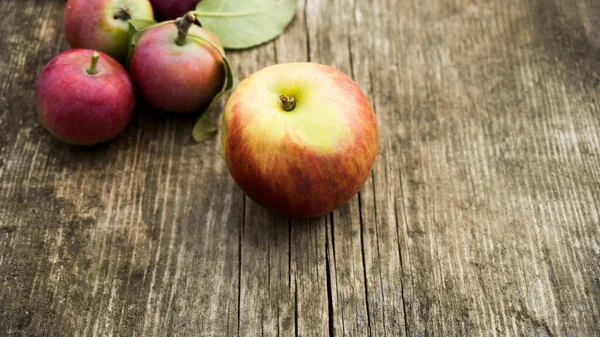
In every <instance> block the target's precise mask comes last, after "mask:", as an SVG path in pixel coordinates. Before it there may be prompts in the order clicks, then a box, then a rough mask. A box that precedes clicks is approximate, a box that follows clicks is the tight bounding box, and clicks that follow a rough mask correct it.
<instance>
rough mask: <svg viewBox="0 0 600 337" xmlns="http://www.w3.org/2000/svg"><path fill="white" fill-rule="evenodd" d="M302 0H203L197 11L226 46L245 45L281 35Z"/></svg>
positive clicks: (237, 46)
mask: <svg viewBox="0 0 600 337" xmlns="http://www.w3.org/2000/svg"><path fill="white" fill-rule="evenodd" d="M297 2H298V0H203V1H201V2H200V3H199V4H198V6H197V7H196V11H195V12H194V14H195V15H196V17H197V18H198V21H199V22H200V23H201V24H202V27H204V28H206V29H208V30H209V31H211V32H212V33H213V34H215V35H216V36H217V38H218V39H219V41H220V42H221V44H222V45H223V47H225V48H231V49H244V48H249V47H253V46H257V45H259V44H262V43H265V42H267V41H270V40H273V39H274V38H276V37H278V36H279V35H280V34H281V33H282V32H283V30H284V29H285V27H287V25H288V24H289V23H290V22H291V21H292V19H293V18H294V15H295V14H296V7H297Z"/></svg>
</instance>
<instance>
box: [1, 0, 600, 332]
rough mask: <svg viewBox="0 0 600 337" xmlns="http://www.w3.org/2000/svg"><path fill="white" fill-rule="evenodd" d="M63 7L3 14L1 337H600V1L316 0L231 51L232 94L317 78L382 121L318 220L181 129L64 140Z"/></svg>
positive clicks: (135, 125)
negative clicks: (281, 66) (58, 126)
mask: <svg viewBox="0 0 600 337" xmlns="http://www.w3.org/2000/svg"><path fill="white" fill-rule="evenodd" d="M63 6H64V2H63V1H59V0H36V1H34V0H26V1H17V0H2V1H0V22H2V25H1V26H0V336H131V335H135V336H198V335H206V336H209V335H213V336H225V335H226V336H235V335H239V336H256V335H258V334H261V335H266V336H275V335H280V336H290V335H297V336H323V335H332V336H369V335H372V336H393V335H397V336H600V323H598V322H600V232H599V226H600V220H599V219H600V215H599V214H600V109H599V106H598V105H599V104H600V103H599V102H600V52H599V50H600V3H599V2H598V1H597V0H503V1H483V0H443V1H439V0H421V1H408V0H372V1H356V0H306V1H300V5H299V12H298V15H297V17H296V19H295V20H294V22H293V23H292V25H291V26H290V27H289V29H288V30H286V32H285V33H284V35H283V36H281V37H280V38H279V39H277V40H276V41H274V42H271V43H268V44H266V45H263V46H261V47H258V48H254V49H251V50H247V51H243V52H230V53H229V56H230V58H231V61H232V64H233V66H234V70H235V74H236V78H237V79H238V81H239V80H240V79H242V78H244V77H245V76H247V75H249V74H250V73H252V72H254V71H256V70H258V69H260V68H262V67H264V66H267V65H271V64H274V63H277V62H289V61H306V60H309V61H313V62H320V63H325V64H330V65H332V66H335V67H337V68H339V69H340V70H342V71H344V72H345V73H347V74H349V75H351V76H352V77H353V78H354V79H355V80H356V82H357V83H358V84H359V85H360V86H361V87H362V88H363V90H364V91H365V93H366V94H367V95H368V97H369V98H370V100H371V102H372V103H373V105H374V107H375V110H376V113H377V118H378V121H379V125H380V130H381V149H380V153H379V156H378V159H377V163H376V165H375V168H374V170H373V174H372V176H371V177H370V179H369V180H368V181H367V183H366V185H365V186H364V188H363V190H362V191H361V192H360V194H359V195H358V196H357V197H356V198H354V199H353V200H352V201H351V202H350V203H349V204H347V205H346V206H344V207H343V208H341V209H340V210H338V211H335V212H334V213H333V214H331V215H330V216H325V217H322V218H319V219H314V220H310V221H309V220H302V221H300V220H290V219H287V218H284V217H282V216H279V215H275V214H272V213H270V212H269V211H266V210H264V209H262V208H261V207H259V206H257V205H256V204H254V203H253V202H252V201H250V200H248V199H247V198H245V197H244V195H243V194H242V192H241V191H240V190H239V189H238V188H237V187H236V186H235V184H234V183H233V181H232V179H231V178H230V176H229V174H228V173H227V170H226V168H225V165H224V162H223V160H222V159H221V157H220V146H219V144H218V142H217V141H209V142H206V143H202V144H195V143H193V142H192V140H191V139H190V133H191V127H192V123H191V121H190V120H189V119H188V120H186V119H182V118H171V117H168V116H165V115H162V114H160V113H157V112H155V111H152V110H151V109H149V108H148V107H144V106H141V107H140V108H139V109H138V110H137V113H136V116H135V118H134V119H133V121H132V123H131V125H130V127H129V128H128V129H127V131H126V132H125V133H124V134H123V135H122V136H120V137H119V138H118V139H116V140H115V141H113V142H111V143H109V144H106V145H102V146H98V147H93V148H89V149H82V148H76V147H70V146H66V145H63V144H61V143H59V142H57V141H56V140H54V139H53V138H52V137H51V136H50V135H49V134H48V133H47V132H46V131H45V130H44V129H43V127H42V126H40V124H39V123H38V122H37V115H36V111H35V105H34V101H33V93H34V86H35V83H36V80H37V76H38V74H39V73H40V71H41V69H42V67H43V66H44V64H45V63H46V62H48V61H49V60H50V59H51V58H52V57H53V56H54V55H56V54H57V53H59V52H60V51H62V50H65V49H66V48H67V45H66V42H65V39H64V38H63V35H62V31H61V30H62V29H61V12H62V7H63ZM217 113H218V111H217V112H216V113H215V114H217Z"/></svg>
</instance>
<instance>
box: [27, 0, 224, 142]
mask: <svg viewBox="0 0 600 337" xmlns="http://www.w3.org/2000/svg"><path fill="white" fill-rule="evenodd" d="M197 2H198V0H153V1H152V2H150V1H148V0H69V1H68V2H67V4H66V7H65V10H64V16H63V24H64V33H65V36H66V38H67V40H68V42H69V45H70V46H71V48H73V49H71V50H69V51H66V52H64V53H62V54H60V55H58V56H57V57H55V58H54V59H53V60H52V61H50V63H49V64H48V65H47V66H46V67H45V68H44V70H43V71H42V74H41V75H40V78H39V80H38V85H37V88H36V103H37V108H38V112H39V115H40V120H41V121H42V123H43V124H44V125H45V126H46V128H47V129H48V130H49V131H50V132H51V133H52V134H53V135H54V136H56V137H57V138H58V139H60V140H62V141H63V142H66V143H69V144H74V145H93V144H98V143H103V142H106V141H108V140H110V139H112V138H114V137H116V136H117V135H118V134H119V133H121V131H123V129H125V127H126V126H127V124H128V122H129V120H130V118H131V115H132V112H133V108H134V106H135V91H136V89H137V91H138V92H139V94H140V95H141V96H142V97H143V98H144V99H145V100H146V101H148V102H149V103H150V104H152V105H153V106H154V107H156V108H158V109H160V110H164V111H167V112H173V113H191V112H195V111H199V110H200V109H202V108H204V107H206V106H207V105H208V104H209V103H210V101H211V100H212V99H213V97H215V95H217V94H218V93H219V91H220V90H221V88H222V86H223V81H224V79H225V70H224V67H223V59H222V56H221V55H222V47H221V45H220V44H219V41H218V40H217V38H216V37H215V36H214V35H213V34H212V33H210V32H209V31H207V30H205V29H203V28H201V27H199V26H197V25H194V24H193V23H194V22H195V17H194V16H193V15H192V14H186V13H188V11H191V10H192V9H193V8H194V6H195V5H196V4H197ZM153 7H154V10H153ZM154 11H156V14H157V17H158V18H161V19H173V18H176V17H179V16H182V17H181V18H179V19H177V21H176V22H175V23H173V24H165V25H161V26H156V27H154V28H152V29H150V30H148V31H147V32H145V33H144V35H143V36H142V38H141V39H140V40H139V41H138V42H137V44H136V48H135V50H134V52H133V54H132V55H131V60H130V62H129V64H128V68H129V72H128V71H127V70H126V69H125V67H124V66H123V65H122V63H125V61H126V58H127V54H128V50H129V45H130V41H129V34H128V29H129V23H128V22H129V20H144V21H148V22H152V21H154ZM188 33H191V34H193V35H194V36H199V37H201V38H202V39H204V40H198V39H192V38H190V37H188ZM205 40H206V41H205ZM207 41H210V42H211V43H209V42H207ZM215 47H216V48H220V49H221V50H216V49H215Z"/></svg>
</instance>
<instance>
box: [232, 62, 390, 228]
mask: <svg viewBox="0 0 600 337" xmlns="http://www.w3.org/2000/svg"><path fill="white" fill-rule="evenodd" d="M377 130H378V129H377V121H376V118H375V114H374V113H373V109H372V108H371V105H370V104H369V102H368V100H367V98H366V97H365V95H364V94H363V93H362V91H361V90H360V88H359V87H358V86H357V85H356V84H355V83H354V82H353V81H352V80H351V79H350V78H348V77H347V76H346V75H344V74H343V73H341V72H339V71H337V70H335V69H333V68H331V67H328V66H325V65H321V64H316V63H288V64H279V65H275V66H271V67H268V68H265V69H262V70H260V71H258V72H256V73H254V74H253V75H251V76H249V77H248V78H246V79H245V80H243V81H242V82H241V83H240V84H239V86H238V87H237V88H236V90H235V91H234V93H233V94H232V95H231V97H230V98H229V101H228V102H227V105H226V107H225V112H224V115H223V124H222V132H221V137H222V138H221V139H222V146H223V152H224V157H225V161H226V163H227V168H228V169H229V172H230V173H231V176H232V177H233V179H234V180H235V182H236V183H237V184H238V185H239V186H240V187H241V189H242V190H243V191H244V192H245V193H246V195H248V197H250V198H251V199H252V200H254V201H256V202H257V203H259V204H261V205H263V206H265V207H267V208H270V209H272V210H274V211H276V212H279V213H283V214H285V215H288V216H292V217H300V218H310V217H315V216H319V215H323V214H326V213H328V212H331V211H333V210H334V209H336V208H338V207H340V206H341V205H343V204H344V203H346V202H347V201H349V200H350V199H351V198H352V197H353V196H354V195H355V194H356V193H357V192H358V191H359V189H360V188H361V186H362V185H363V184H364V182H365V181H366V179H367V177H368V176H369V172H370V171H371V168H372V166H373V163H374V161H375V157H376V155H377V149H378V144H379V138H378V131H377Z"/></svg>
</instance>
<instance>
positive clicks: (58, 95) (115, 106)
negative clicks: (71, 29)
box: [35, 49, 135, 145]
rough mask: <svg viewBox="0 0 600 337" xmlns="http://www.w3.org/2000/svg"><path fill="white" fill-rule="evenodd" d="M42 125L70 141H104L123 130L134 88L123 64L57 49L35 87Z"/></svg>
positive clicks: (90, 53) (92, 53)
mask: <svg viewBox="0 0 600 337" xmlns="http://www.w3.org/2000/svg"><path fill="white" fill-rule="evenodd" d="M35 98H36V105H37V110H38V113H39V118H40V121H41V122H42V124H43V125H44V126H45V127H46V128H47V129H48V131H50V133H52V134H53V135H54V136H55V137H56V138H58V139H59V140H61V141H63V142H65V143H68V144H73V145H93V144H99V143H103V142H106V141H108V140H110V139H112V138H114V137H116V136H117V135H118V134H119V133H121V132H122V131H123V129H125V127H126V126H127V124H128V122H129V120H130V119H131V115H132V112H133V108H134V105H135V89H134V87H133V83H132V81H131V79H130V78H129V74H128V73H127V71H126V70H125V68H123V66H122V65H121V64H120V63H119V62H117V61H116V60H115V59H113V58H111V57H110V56H108V55H106V54H104V53H102V52H96V51H94V50H89V49H72V50H68V51H66V52H63V53H61V54H60V55H58V56H56V57H55V58H54V59H52V60H51V61H50V63H48V65H46V67H45V68H44V69H43V70H42V73H41V75H40V77H39V80H38V83H37V87H36V97H35Z"/></svg>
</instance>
